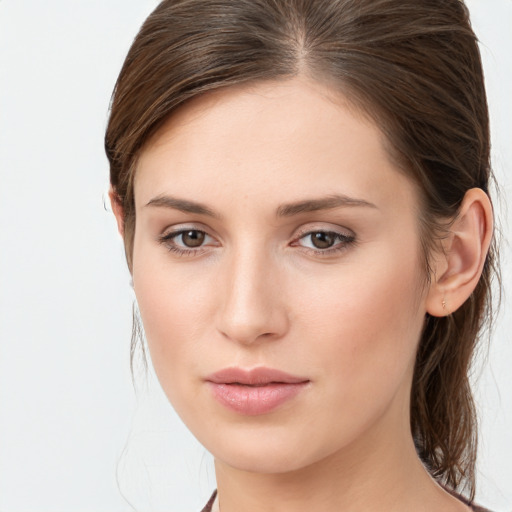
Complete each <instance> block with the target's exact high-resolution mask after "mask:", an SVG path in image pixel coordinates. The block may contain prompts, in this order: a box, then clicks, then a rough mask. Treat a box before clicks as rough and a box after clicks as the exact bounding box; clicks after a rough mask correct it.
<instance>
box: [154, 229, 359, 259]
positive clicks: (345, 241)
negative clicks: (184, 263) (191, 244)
mask: <svg viewBox="0 0 512 512" xmlns="http://www.w3.org/2000/svg"><path fill="white" fill-rule="evenodd" d="M189 232H194V233H197V234H203V235H204V236H205V237H209V238H212V237H211V236H210V235H208V233H207V232H206V231H203V230H201V229H193V228H192V229H191V228H188V229H180V230H178V231H172V232H170V233H167V234H165V235H162V236H161V237H159V242H160V243H161V244H162V245H164V246H165V247H166V248H167V250H168V251H170V252H173V253H175V254H176V255H178V256H195V255H198V254H200V253H202V252H204V250H205V246H204V245H201V246H199V247H197V248H187V249H184V248H181V247H180V246H178V245H176V244H175V242H174V240H175V239H176V238H178V237H179V236H181V235H183V234H185V233H189ZM318 233H322V234H324V235H331V236H333V237H334V238H335V245H333V246H332V247H328V248H326V249H313V248H311V247H304V246H301V245H300V244H299V243H298V242H299V241H300V240H302V239H304V238H306V237H308V236H312V235H314V234H318ZM355 243H356V237H355V236H354V235H348V234H344V233H339V232H336V231H329V230H323V229H317V230H310V231H306V232H304V233H301V234H300V236H298V237H297V238H296V239H295V240H294V241H293V242H292V243H291V246H292V247H297V246H299V247H302V248H303V249H304V250H306V252H308V253H310V254H314V255H315V256H320V257H322V256H330V255H333V254H336V253H340V252H343V251H344V250H346V249H347V248H348V247H349V246H351V245H354V244H355Z"/></svg>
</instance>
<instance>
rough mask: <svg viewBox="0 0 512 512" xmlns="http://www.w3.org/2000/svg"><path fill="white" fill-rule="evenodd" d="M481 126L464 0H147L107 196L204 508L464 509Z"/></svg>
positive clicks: (479, 308) (477, 324)
mask: <svg viewBox="0 0 512 512" xmlns="http://www.w3.org/2000/svg"><path fill="white" fill-rule="evenodd" d="M488 131H489V130H488V114H487V107H486V98H485V90H484V86H483V77H482V69H481V62H480V55H479V52H478V48H477V44H476V38H475V36H474V34H473V32H472V30H471V27H470V24H469V18H468V13H467V9H466V8H465V6H464V4H463V3H462V2H461V1H459V0H448V1H447V0H428V1H427V0H425V1H421V2H418V1H417V0H405V1H404V0H357V1H355V0H314V1H313V0H250V1H249V0H236V1H234V0H207V1H205V0H166V1H164V2H162V3H161V4H160V5H159V6H158V7H157V9H156V10H155V11H154V12H153V14H152V15H151V16H150V17H149V18H148V20H147V21H146V22H145V24H144V25H143V27H142V29H141V31H140V33H139V35H138V36H137V38H136V39H135V41H134V43H133V45H132V48H131V49H130V52H129V54H128V56H127V59H126V61H125V64H124V67H123V69H122V71H121V74H120V76H119V79H118V82H117V85H116V89H115V92H114V96H113V101H112V109H111V116H110V120H109V125H108V128H107V133H106V151H107V155H108V157H109V161H110V166H111V186H112V188H111V200H112V205H113V210H114V213H115V215H116V219H117V222H118V227H119V230H120V232H121V234H122V235H123V237H124V242H125V248H126V256H127V261H128V266H129V268H130V272H131V273H132V276H133V284H134V289H135V294H136V297H137V302H138V306H139V309H140V314H141V318H142V321H143V325H144V331H145V334H146V337H147V341H148V345H149V349H150V353H151V358H152V361H153V365H154V367H155V370H156V373H157V375H158V378H159V381H160V383H161V385H162V387H163V389H164V391H165V393H166V394H167V396H168V398H169V400H170V402H171V403H172V405H173V406H174V408H175V409H176V411H177V412H178V414H179V415H180V416H181V418H182V419H183V421H184V422H185V424H186V425H187V426H188V427H189V429H190V430H191V431H192V433H193V434H194V435H195V436H196V437H197V438H198V439H199V441H200V442H201V443H202V444H203V445H204V446H205V447H206V448H207V449H208V450H209V451H210V452H211V453H212V454H213V455H214V458H215V469H216V479H217V487H218V493H217V492H216V493H215V494H214V495H213V496H212V499H211V500H210V502H209V503H208V504H207V506H206V508H205V509H204V510H205V511H209V510H220V511H222V512H235V511H242V510H243V511H244V512H252V511H260V510H276V511H277V510H279V511H288V510H290V511H292V510H293V511H302V510H304V511H305V510H322V511H325V512H329V511H335V510H336V511H338V510H344V511H360V510H365V511H369V510H379V511H382V510H386V511H387V510H389V511H411V510H414V511H432V510H443V511H446V512H451V511H453V512H455V511H464V510H466V511H467V510H481V509H479V508H478V507H476V506H474V505H473V504H472V499H473V496H474V465H475V439H476V425H475V413H474V406H473V400H472V396H471V391H470V388H469V382H468V369H469V365H470V363H471V359H472V355H473V352H474V348H475V344H476V342H477V340H478V334H479V332H480V331H481V328H482V326H483V325H484V324H485V322H486V321H487V320H489V316H490V308H489V305H490V281H491V278H492V275H493V273H492V271H493V268H494V252H495V251H494V246H493V238H492V231H493V218H492V217H493V215H492V206H491V203H490V200H489V197H488V183H489V179H490V165H489V133H488ZM463 495H464V496H466V497H463Z"/></svg>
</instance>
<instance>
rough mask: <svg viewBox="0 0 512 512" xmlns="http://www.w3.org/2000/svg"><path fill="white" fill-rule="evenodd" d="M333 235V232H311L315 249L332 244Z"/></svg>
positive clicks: (324, 247)
mask: <svg viewBox="0 0 512 512" xmlns="http://www.w3.org/2000/svg"><path fill="white" fill-rule="evenodd" d="M334 239H335V235H333V233H313V234H312V235H311V241H312V242H313V245H314V246H315V247H316V248H317V249H328V248H329V247H332V246H333V244H334Z"/></svg>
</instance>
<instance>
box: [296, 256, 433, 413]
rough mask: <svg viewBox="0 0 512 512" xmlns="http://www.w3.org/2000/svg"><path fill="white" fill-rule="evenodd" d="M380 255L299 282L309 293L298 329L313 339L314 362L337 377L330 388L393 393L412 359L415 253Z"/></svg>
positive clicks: (419, 313)
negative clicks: (316, 279)
mask: <svg viewBox="0 0 512 512" xmlns="http://www.w3.org/2000/svg"><path fill="white" fill-rule="evenodd" d="M379 256H380V257H379V261H373V260H371V259H370V258H368V259H364V258H361V260H360V261H358V262H357V263H354V264H352V265H347V269H346V271H345V270H344V269H342V268H340V271H339V272H338V273H337V275H336V276H332V275H331V276H330V277H329V279H328V280H326V282H325V283H322V282H319V283H316V285H315V286H314V287H307V285H304V290H306V289H307V291H306V292H305V293H304V294H303V296H307V297H308V300H307V301H305V300H301V301H299V302H298V303H297V308H298V309H300V311H302V313H300V314H298V315H297V318H303V319H304V320H305V321H299V324H300V329H301V330H302V331H304V332H307V333H308V334H309V336H308V338H309V341H308V340H305V341H304V343H305V344H311V339H314V348H315V350H314V352H313V353H312V356H313V361H314V364H315V366H316V368H315V369H316V371H317V372H318V374H319V375H324V376H326V377H327V380H329V381H330V382H332V383H335V384H334V386H333V388H331V389H332V392H333V396H335V395H336V394H337V396H338V397H340V394H339V393H341V394H342V395H345V398H346V399H350V396H352V397H355V398H357V397H358V396H359V397H361V396H372V395H375V394H379V393H383V394H385V393H392V392H393V389H392V388H393V387H398V386H400V385H401V384H402V381H404V380H405V379H407V378H408V376H409V375H410V371H411V366H412V365H413V364H414V359H415V354H416V348H417V343H418V340H419V337H420V333H421V329H422V326H423V318H424V312H423V310H422V308H421V287H420V279H421V274H420V273H419V268H420V267H419V265H418V261H419V259H418V258H417V257H416V253H415V252H412V253H411V254H408V255H407V257H401V258H399V257H398V255H396V254H394V251H389V250H388V252H386V251H384V250H381V251H379ZM336 388H337V389H336ZM342 400H343V399H342ZM354 404H355V405H356V406H357V403H356V402H354Z"/></svg>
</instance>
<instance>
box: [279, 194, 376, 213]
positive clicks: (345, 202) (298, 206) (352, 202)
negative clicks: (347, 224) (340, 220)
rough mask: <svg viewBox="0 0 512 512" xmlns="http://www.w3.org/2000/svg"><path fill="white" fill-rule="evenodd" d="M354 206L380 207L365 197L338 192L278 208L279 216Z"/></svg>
mask: <svg viewBox="0 0 512 512" xmlns="http://www.w3.org/2000/svg"><path fill="white" fill-rule="evenodd" d="M354 206H357V207H367V208H376V209H378V208H377V206H376V205H374V204H373V203H370V202H368V201H365V200H364V199H355V198H353V197H348V196H345V195H340V194H336V195H331V196H327V197H321V198H318V199H308V200H305V201H298V202H296V203H289V204H284V205H282V206H280V207H279V208H278V209H277V216H278V217H291V216H293V215H298V214H299V213H304V212H317V211H320V210H332V209H334V208H341V207H354Z"/></svg>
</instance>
